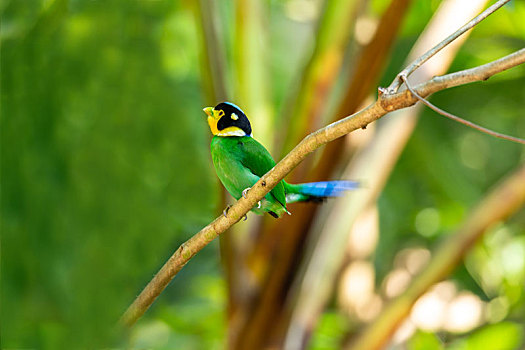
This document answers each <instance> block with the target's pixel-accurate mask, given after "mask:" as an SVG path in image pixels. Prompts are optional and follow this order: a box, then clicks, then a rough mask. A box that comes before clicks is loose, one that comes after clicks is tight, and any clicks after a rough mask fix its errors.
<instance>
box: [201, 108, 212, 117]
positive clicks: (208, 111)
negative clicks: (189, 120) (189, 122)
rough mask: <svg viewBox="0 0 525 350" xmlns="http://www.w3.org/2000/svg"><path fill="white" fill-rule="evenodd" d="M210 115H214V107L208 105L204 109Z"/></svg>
mask: <svg viewBox="0 0 525 350" xmlns="http://www.w3.org/2000/svg"><path fill="white" fill-rule="evenodd" d="M202 110H203V111H204V113H206V114H207V115H208V116H209V117H213V107H206V108H203V109H202Z"/></svg>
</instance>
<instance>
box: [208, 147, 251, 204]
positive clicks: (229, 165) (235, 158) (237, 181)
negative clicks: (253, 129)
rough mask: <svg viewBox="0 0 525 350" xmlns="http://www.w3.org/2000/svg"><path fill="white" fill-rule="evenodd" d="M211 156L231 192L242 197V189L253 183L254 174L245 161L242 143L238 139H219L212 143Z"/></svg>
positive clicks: (236, 196) (218, 173) (219, 174)
mask: <svg viewBox="0 0 525 350" xmlns="http://www.w3.org/2000/svg"><path fill="white" fill-rule="evenodd" d="M211 156H212V160H213V166H214V167H215V171H216V173H217V176H218V177H219V179H220V180H221V182H222V184H223V185H224V187H226V189H227V190H228V192H230V194H231V195H232V196H233V197H235V198H237V199H238V198H240V196H241V193H242V190H244V189H245V188H247V187H250V186H251V185H252V182H253V180H254V179H252V177H253V174H252V173H251V171H250V170H249V169H247V168H246V167H245V166H244V165H243V163H242V159H243V156H244V155H243V154H242V144H240V142H239V141H236V140H229V139H222V138H221V139H218V140H213V141H212V144H211Z"/></svg>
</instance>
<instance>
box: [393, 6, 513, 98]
mask: <svg viewBox="0 0 525 350" xmlns="http://www.w3.org/2000/svg"><path fill="white" fill-rule="evenodd" d="M509 1H510V0H499V1H497V2H496V3H495V4H494V5H492V6H490V7H489V8H487V9H486V10H485V11H483V12H482V13H480V14H479V15H477V16H476V17H474V18H473V19H472V20H470V21H469V22H468V23H467V24H465V25H464V26H463V27H461V28H459V29H458V30H456V31H455V32H454V33H452V34H451V35H449V36H448V37H447V38H446V39H445V40H443V41H441V42H440V43H439V44H437V45H436V46H434V47H433V48H431V49H430V50H428V51H427V52H426V53H425V54H424V55H422V56H419V57H418V58H417V59H416V60H415V61H414V62H412V63H410V64H409V65H408V66H407V67H406V68H405V69H403V70H402V71H401V72H400V73H399V74H398V75H397V76H396V78H395V79H394V81H393V82H392V84H390V86H389V87H388V92H389V93H395V92H397V91H398V90H399V87H400V86H401V83H402V78H401V77H403V76H405V77H408V76H409V75H410V74H412V73H413V72H414V71H415V70H416V69H418V68H419V67H420V66H421V65H422V64H423V63H425V62H426V61H428V60H429V59H430V58H431V57H432V56H434V55H435V54H437V53H438V52H439V51H441V50H442V49H443V48H444V47H445V46H447V45H448V44H450V43H451V42H452V41H454V40H456V39H457V38H458V37H459V36H461V35H462V34H464V33H465V32H466V31H468V30H469V29H471V28H472V27H474V26H475V25H477V24H478V23H479V22H481V21H483V20H484V19H485V18H487V17H488V16H489V15H491V14H492V13H493V12H494V11H496V10H497V9H499V8H500V7H501V6H503V5H505V4H506V3H507V2H509Z"/></svg>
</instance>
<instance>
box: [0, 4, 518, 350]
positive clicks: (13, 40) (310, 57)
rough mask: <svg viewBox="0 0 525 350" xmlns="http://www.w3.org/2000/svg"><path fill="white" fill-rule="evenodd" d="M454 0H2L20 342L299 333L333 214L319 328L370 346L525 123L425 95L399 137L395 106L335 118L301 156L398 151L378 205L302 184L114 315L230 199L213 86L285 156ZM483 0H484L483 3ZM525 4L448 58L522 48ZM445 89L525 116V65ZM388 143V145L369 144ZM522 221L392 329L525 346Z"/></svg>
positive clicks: (221, 342)
mask: <svg viewBox="0 0 525 350" xmlns="http://www.w3.org/2000/svg"><path fill="white" fill-rule="evenodd" d="M459 2H461V1H456V3H459ZM463 2H464V3H470V1H469V2H465V1H463ZM451 3H454V1H450V0H447V1H443V2H441V1H437V0H432V1H427V0H424V1H423V0H414V1H399V0H360V1H344V0H326V1H321V0H260V1H256V0H250V1H232V2H229V1H226V2H214V1H211V0H210V1H208V0H201V1H177V0H134V1H128V0H106V1H102V0H89V1H88V0H3V1H2V2H1V3H0V11H1V13H2V21H1V124H0V132H1V234H2V235H1V248H2V249H1V258H2V259H1V278H2V283H1V309H2V312H1V342H2V348H6V349H18V348H24V349H26V348H33V349H87V348H90V349H94V348H129V349H224V348H232V349H260V348H261V349H263V348H264V349H266V348H273V349H277V348H281V347H283V344H285V343H287V344H291V343H289V342H290V341H292V340H293V339H292V338H293V332H291V331H290V330H291V329H293V327H292V326H293V325H294V320H296V318H295V317H294V316H293V315H295V313H294V310H299V309H300V307H301V302H300V300H302V299H301V298H300V295H302V294H301V293H302V292H301V287H300V286H301V281H303V279H304V274H305V271H310V270H311V269H310V265H309V264H308V263H309V262H311V261H312V259H313V258H312V254H313V252H316V251H318V250H317V249H319V246H320V245H322V244H324V243H323V242H325V241H326V240H329V237H330V232H331V229H330V227H331V226H330V225H327V224H326V221H327V220H328V222H330V223H334V222H337V223H338V226H337V227H339V228H342V230H343V231H344V232H346V234H345V235H344V236H342V237H343V239H342V240H341V241H340V242H341V244H339V246H340V247H341V248H340V249H339V250H338V251H337V252H334V253H333V258H332V253H331V251H330V250H328V251H326V250H324V251H323V250H320V251H321V252H324V253H323V254H324V255H323V257H324V259H325V260H324V261H325V262H328V263H329V264H332V265H333V268H332V271H336V273H335V274H334V275H333V278H332V277H330V278H329V279H325V280H322V283H321V284H319V285H317V286H316V287H318V289H320V290H321V289H322V290H323V291H325V290H326V292H325V293H324V294H323V293H320V295H318V296H317V288H313V290H311V295H312V297H313V298H314V299H315V300H318V301H319V305H320V307H319V309H318V312H317V313H314V314H310V316H311V319H310V321H311V323H309V328H308V332H306V334H304V335H303V338H301V339H302V344H301V347H302V348H308V349H337V348H343V347H347V346H351V343H352V340H354V339H355V338H356V337H357V336H358V335H359V334H360V333H361V332H362V331H363V329H365V328H364V327H365V326H366V325H367V324H373V321H374V319H375V318H376V317H377V315H379V314H380V312H381V311H382V310H383V309H384V307H385V304H386V302H387V301H388V300H389V299H391V298H394V297H396V296H399V295H403V291H404V290H405V288H406V286H407V285H408V283H410V281H411V280H412V279H413V278H415V276H417V274H418V273H420V272H421V271H424V269H425V265H426V263H427V262H428V261H429V260H430V259H432V257H433V252H434V251H435V249H436V247H438V246H439V245H440V244H441V243H442V242H443V241H444V240H445V239H447V238H448V237H450V236H451V235H454V234H455V233H456V230H457V229H458V228H459V227H460V226H461V224H462V223H463V222H464V220H465V218H466V217H467V215H468V212H469V211H470V210H471V209H472V208H473V207H474V206H475V205H476V204H477V203H479V202H481V201H482V200H483V198H484V197H485V196H486V195H487V193H488V192H489V191H490V189H491V188H493V187H494V185H495V184H497V183H498V182H499V181H500V180H501V179H502V178H504V177H505V176H506V175H507V174H510V173H512V172H513V171H514V170H516V169H517V168H518V166H519V164H520V163H523V161H524V159H525V149H524V148H523V146H520V145H517V144H513V143H511V142H506V141H501V140H498V139H494V138H491V137H490V136H487V135H484V134H480V133H478V132H476V131H474V130H472V129H468V128H466V127H464V126H462V125H460V124H457V123H453V122H451V121H448V120H445V119H443V118H441V117H439V116H437V115H436V114H435V113H434V112H432V111H429V110H427V109H417V110H414V112H413V113H414V117H413V118H412V119H411V120H412V123H413V124H414V125H415V122H416V119H415V118H416V115H415V114H418V113H419V114H420V115H419V121H418V122H417V125H415V130H413V131H412V130H411V129H409V130H408V131H406V130H405V131H400V132H399V133H405V134H406V137H405V139H404V140H405V141H403V140H400V141H392V142H394V143H388V140H390V141H391V139H392V138H395V136H396V135H398V133H397V131H396V129H395V128H394V129H392V130H393V132H390V134H389V135H384V134H381V133H380V129H381V125H382V124H381V122H383V121H381V122H378V123H375V124H377V125H374V124H373V125H370V126H369V127H368V128H367V129H366V130H362V131H359V132H356V133H355V135H351V137H346V138H345V139H344V140H342V141H340V142H339V143H338V146H337V147H338V148H333V150H332V152H334V153H333V154H337V157H331V156H328V157H327V156H326V154H325V153H323V152H328V151H329V149H328V147H327V148H326V149H324V150H322V151H318V152H316V153H315V154H314V155H312V156H310V157H309V158H308V160H307V161H306V163H305V165H303V166H301V167H299V168H298V169H297V170H296V171H295V172H294V173H293V174H292V175H291V176H290V178H291V179H292V180H294V181H306V180H326V179H327V178H341V177H345V176H348V174H367V173H366V172H365V173H363V172H359V171H358V170H355V169H362V168H363V165H362V164H361V163H359V162H357V163H356V161H355V160H356V159H362V157H364V156H363V154H365V155H369V157H370V158H368V159H370V163H373V164H385V163H388V164H391V165H390V166H386V167H382V166H378V167H376V168H372V169H368V171H369V173H370V172H371V173H372V174H374V176H379V177H380V178H382V179H384V180H382V181H371V180H370V181H369V180H368V179H367V178H366V177H360V176H359V175H356V176H357V177H358V178H356V179H357V180H360V181H362V182H363V188H362V189H360V190H358V192H359V193H361V194H360V195H361V196H363V193H365V194H364V196H366V192H367V191H368V192H372V191H375V192H377V193H376V195H374V196H371V197H370V198H369V203H368V204H367V205H366V207H365V208H361V209H362V210H359V213H354V214H355V215H354V214H352V215H348V214H347V213H345V212H344V211H336V210H335V209H334V208H338V207H337V204H335V202H329V203H327V204H325V205H323V206H322V207H321V208H319V207H316V206H314V205H312V204H296V205H293V206H292V207H291V211H292V213H294V215H292V217H291V218H286V219H283V221H282V222H280V221H276V220H274V219H273V218H270V217H268V218H258V217H256V216H255V215H253V214H249V215H248V218H249V219H248V221H247V222H246V223H243V224H239V225H237V226H236V227H234V228H232V229H231V230H230V231H228V232H226V233H224V234H223V236H222V237H221V239H220V242H219V239H217V240H215V241H214V242H212V243H211V244H210V245H209V246H208V247H206V248H205V249H204V250H203V251H201V252H200V253H199V254H198V255H197V256H195V257H194V258H193V259H192V260H191V261H190V262H189V264H188V265H187V266H186V267H184V269H183V270H182V271H181V272H180V273H179V274H178V275H177V276H176V278H175V279H174V281H173V282H172V283H171V284H170V285H169V286H168V288H167V289H166V290H165V291H164V292H163V293H162V294H161V296H160V298H159V299H158V300H157V302H156V303H155V304H154V305H153V307H152V308H151V309H150V310H149V311H148V312H147V313H146V314H145V316H144V317H143V318H142V319H141V320H140V321H139V322H138V323H137V324H136V325H135V326H134V327H133V328H131V329H127V330H122V329H119V328H118V327H117V326H116V321H117V320H118V318H119V317H120V315H121V314H122V312H123V311H124V310H125V309H126V307H127V306H128V305H129V304H130V303H131V302H132V300H133V298H134V297H135V296H136V295H137V294H138V293H139V291H140V290H141V289H142V288H143V287H144V286H145V284H146V283H147V282H148V281H149V280H150V279H151V277H152V276H153V274H154V273H155V272H156V271H157V270H158V269H159V268H160V266H161V265H162V264H163V263H164V262H165V261H166V260H167V258H168V257H169V256H170V255H171V253H172V252H173V251H174V250H175V249H176V248H177V247H178V246H179V245H180V244H181V243H182V242H184V241H185V240H186V239H188V238H189V237H191V236H192V235H193V234H194V233H196V232H197V231H198V230H199V229H200V228H202V227H204V226H205V225H206V224H207V223H209V222H210V221H211V220H213V219H214V218H215V217H216V216H217V215H219V213H221V212H222V209H223V208H224V207H225V205H226V203H227V202H231V199H230V198H229V197H228V195H225V194H224V193H223V190H222V187H221V186H220V184H219V182H218V180H217V179H216V176H215V173H214V169H213V166H212V163H211V158H210V155H209V141H210V138H211V136H210V132H209V129H208V126H207V123H206V119H205V115H204V113H203V112H202V108H203V107H205V106H207V105H215V104H216V103H218V102H220V101H222V100H226V99H227V100H230V101H233V102H235V103H237V104H239V105H240V106H241V107H242V108H244V109H245V111H246V112H247V114H248V116H249V117H250V118H251V119H252V122H253V125H254V136H255V137H256V138H257V139H258V140H260V141H261V142H263V143H264V144H265V145H267V146H268V148H269V149H270V150H271V152H272V154H273V155H274V157H275V158H276V159H279V158H280V157H281V156H282V155H283V154H285V153H286V152H288V151H289V150H290V149H291V148H292V146H293V145H294V144H296V143H297V141H298V140H300V138H301V137H302V136H304V135H306V134H307V133H308V132H310V131H313V130H315V129H316V128H318V127H320V126H322V125H325V124H327V123H328V122H329V121H331V120H335V119H337V118H341V117H344V116H346V115H348V114H350V113H352V112H354V111H355V110H356V109H357V108H359V107H360V106H361V107H362V106H364V104H365V103H368V102H370V101H371V100H370V98H374V97H375V91H376V90H375V89H376V88H377V86H386V85H388V84H389V83H390V81H392V79H393V78H394V77H395V75H396V73H397V72H399V71H400V70H401V69H402V68H403V63H404V62H406V61H407V55H408V52H409V51H410V50H411V48H412V47H413V46H414V45H415V44H416V43H417V42H418V40H419V42H421V41H425V40H426V42H425V43H426V45H427V47H430V46H432V45H433V44H435V43H437V42H438V41H440V40H441V39H442V38H443V37H444V36H443V35H442V36H441V37H437V38H431V39H429V38H424V39H421V34H422V33H424V32H425V31H426V30H428V27H427V24H428V23H429V22H430V21H431V19H432V18H433V16H435V15H436V14H437V13H441V15H442V16H444V17H442V19H440V20H438V21H437V23H438V24H439V23H441V24H443V25H445V28H444V31H445V33H446V34H449V33H451V32H452V31H454V30H455V29H457V28H458V27H459V25H455V26H450V25H448V26H447V25H446V21H444V18H452V17H454V16H457V15H458V13H460V12H459V11H460V10H458V9H457V8H454V7H453V6H452V5H450V4H451ZM488 3H489V2H488V1H478V2H477V4H476V5H474V2H473V3H472V4H471V5H469V6H470V7H476V8H477V10H474V12H473V13H477V12H479V10H481V8H482V7H483V6H487V4H488ZM445 5H447V6H452V8H450V9H447V8H446V6H445ZM454 6H455V5H454ZM458 6H459V5H458ZM388 11H391V12H390V15H387V13H388ZM470 17H472V16H470ZM467 18H468V17H467ZM524 19H525V1H520V0H513V1H511V2H510V3H509V4H507V5H506V6H504V7H503V8H502V9H501V10H499V11H497V12H496V13H495V14H493V15H492V16H491V17H489V18H488V19H487V20H486V21H484V22H482V23H481V24H480V25H478V26H477V27H476V28H475V29H474V30H473V32H472V33H471V34H470V36H469V38H468V39H467V40H466V41H464V42H462V43H461V45H460V46H458V47H457V48H456V50H457V51H454V52H453V53H449V61H451V63H450V65H449V63H447V60H446V59H444V61H439V60H438V61H436V62H438V63H437V65H438V67H441V69H442V71H441V73H444V72H446V71H457V70H461V69H466V68H470V67H474V66H476V65H480V64H483V63H487V62H489V61H491V60H494V59H497V58H500V57H502V56H504V55H506V54H509V53H511V52H513V51H516V50H518V49H520V48H523V47H524V46H525V20H524ZM389 21H390V22H389ZM463 22H465V20H462V21H460V23H463ZM381 28H382V29H381ZM385 28H386V29H388V30H385ZM379 30H383V33H390V35H386V34H381V35H377V33H378V31H379ZM380 39H383V40H380ZM367 50H368V51H367ZM364 52H367V55H369V56H364ZM363 57H368V58H365V59H363ZM436 59H437V57H436ZM360 60H362V61H363V60H364V62H370V66H367V65H362V63H361V65H360V63H359V62H360ZM430 63H431V62H429V64H430ZM372 64H373V66H372ZM437 69H438V72H439V69H440V68H437ZM430 72H434V71H432V70H430ZM367 74H369V75H367ZM429 74H430V73H429ZM434 74H438V73H433V74H431V75H430V76H432V75H434ZM367 101H368V102H367ZM432 101H433V102H434V103H435V104H437V105H438V106H440V107H441V108H443V109H445V110H448V111H451V112H452V113H455V114H457V115H460V116H462V117H464V118H466V119H469V120H472V121H474V122H476V123H479V124H482V125H484V126H487V127H489V128H492V129H495V130H497V131H500V132H503V133H509V134H513V135H516V136H521V137H524V136H525V117H524V112H525V107H524V103H525V67H523V66H520V67H516V68H513V69H511V70H510V71H507V72H504V73H502V74H499V75H497V76H495V77H492V78H491V79H489V80H488V81H486V82H483V83H476V84H470V85H468V86H463V87H459V88H454V89H450V90H447V91H443V92H440V93H438V94H436V95H435V96H433V97H432ZM388 118H391V117H390V116H386V117H385V118H384V120H385V121H386V120H388ZM393 118H394V117H392V120H394V119H393ZM405 124H406V123H405ZM384 128H387V125H385V126H384ZM378 130H379V131H378ZM385 130H386V129H385ZM385 140H386V143H384V144H383V143H381V142H385ZM374 144H376V145H377V144H380V145H383V147H384V148H383V149H380V150H379V151H376V152H375V153H370V154H369V153H366V152H368V151H367V150H369V149H370V147H372V146H373V145H374ZM396 150H397V151H396ZM360 152H361V153H360ZM322 154H324V156H322ZM333 154H332V155H333ZM382 156H383V158H381V157H382ZM360 157H361V158H360ZM365 163H366V162H365ZM360 164H361V165H360ZM364 167H365V168H366V166H364ZM348 169H350V170H348ZM353 171H354V172H353ZM345 174H346V175H345ZM349 196H350V197H351V196H353V194H350V195H349ZM355 198H363V197H359V195H358V194H356V195H355ZM349 200H350V201H351V200H352V199H349ZM342 206H343V207H345V206H344V205H342ZM319 209H320V210H319ZM301 213H303V215H302V216H301ZM304 213H307V215H308V217H307V218H305V215H304ZM294 217H296V218H297V219H295V221H293V220H294ZM327 218H328V219H327ZM323 220H324V221H323ZM323 222H325V223H324V224H323ZM524 234H525V212H524V211H523V210H522V209H520V210H518V211H517V212H515V213H513V215H512V216H511V217H510V218H509V219H508V220H506V221H504V222H499V223H495V224H494V225H492V226H491V227H490V229H489V230H488V231H487V232H486V233H485V234H484V236H483V237H482V238H481V239H479V241H478V242H477V243H476V244H475V246H474V247H472V249H470V250H469V252H468V253H467V254H466V257H465V259H463V260H461V261H459V262H457V263H455V268H454V269H453V272H452V273H451V274H450V275H449V276H448V277H447V278H446V279H445V280H444V281H442V282H440V283H438V284H435V285H433V286H432V287H431V288H429V289H428V291H427V293H425V294H424V295H423V296H422V297H421V298H419V299H418V301H417V302H416V303H415V305H414V307H413V308H412V311H411V312H410V314H409V316H408V317H407V319H406V321H404V322H403V324H402V325H399V327H398V329H397V331H396V332H395V334H394V335H393V336H392V337H389V338H388V339H389V340H388V342H387V343H386V344H387V345H386V346H387V347H388V348H391V349H405V348H406V349H509V350H510V349H518V348H522V347H523V346H524V341H525V336H524V332H525V329H524V323H525V303H524V302H525V291H524V286H525V235H524ZM323 237H324V238H323ZM326 237H328V238H326ZM332 243H333V242H332ZM303 294H304V293H303ZM291 337H292V338H291ZM291 339H292V340H291Z"/></svg>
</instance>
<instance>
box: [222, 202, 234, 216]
mask: <svg viewBox="0 0 525 350" xmlns="http://www.w3.org/2000/svg"><path fill="white" fill-rule="evenodd" d="M231 207H232V206H231V205H228V206H227V207H226V208H225V209H224V210H223V211H222V215H224V217H225V218H227V217H228V216H227V215H226V214H228V210H230V208H231Z"/></svg>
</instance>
